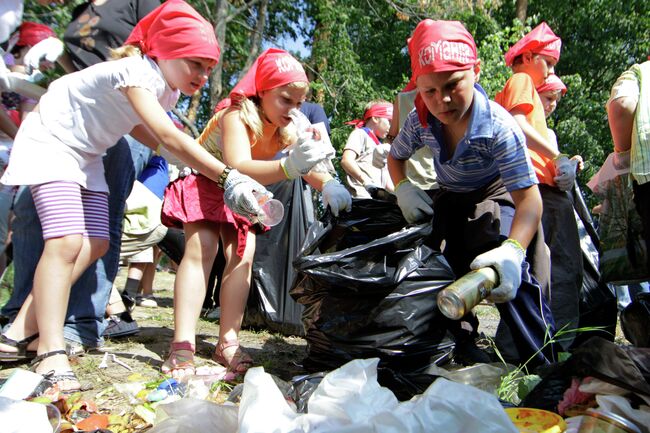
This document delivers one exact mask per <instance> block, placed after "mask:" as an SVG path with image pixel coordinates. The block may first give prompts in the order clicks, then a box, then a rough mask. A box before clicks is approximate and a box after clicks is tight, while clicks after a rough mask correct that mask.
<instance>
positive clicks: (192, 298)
mask: <svg viewBox="0 0 650 433" xmlns="http://www.w3.org/2000/svg"><path fill="white" fill-rule="evenodd" d="M184 228H185V254H184V255H183V259H182V260H181V263H180V265H179V266H178V271H177V272H176V280H175V281H174V340H173V342H172V352H171V353H170V355H169V358H168V359H167V361H165V364H163V368H162V370H163V372H165V373H170V372H171V373H172V376H183V375H184V374H192V373H193V369H194V368H193V365H192V356H193V353H192V350H189V349H188V348H187V347H186V348H178V349H176V348H174V344H177V343H181V342H189V343H190V344H191V345H192V347H193V346H194V341H195V338H196V323H197V322H198V320H199V316H200V315H201V305H202V304H203V298H204V297H205V290H206V284H207V280H208V276H209V274H210V269H211V268H212V262H213V261H214V257H215V255H216V253H217V248H218V245H219V229H218V226H217V225H215V224H214V223H211V222H196V223H190V224H185V227H184ZM179 347H180V346H179Z"/></svg>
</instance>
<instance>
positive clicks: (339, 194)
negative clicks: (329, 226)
mask: <svg viewBox="0 0 650 433" xmlns="http://www.w3.org/2000/svg"><path fill="white" fill-rule="evenodd" d="M322 194H323V206H324V207H325V208H327V207H329V208H330V209H331V211H332V213H333V214H334V216H339V212H340V211H342V210H346V211H348V212H350V211H351V210H352V196H351V195H350V192H349V191H348V190H347V189H346V188H345V187H344V186H343V185H341V183H340V182H339V181H338V180H336V179H331V180H329V181H327V183H326V184H325V186H324V187H323V191H322Z"/></svg>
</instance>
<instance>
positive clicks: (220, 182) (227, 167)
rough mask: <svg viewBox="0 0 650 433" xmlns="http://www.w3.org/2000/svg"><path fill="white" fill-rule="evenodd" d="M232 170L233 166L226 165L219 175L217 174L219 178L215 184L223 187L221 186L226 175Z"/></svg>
mask: <svg viewBox="0 0 650 433" xmlns="http://www.w3.org/2000/svg"><path fill="white" fill-rule="evenodd" d="M232 170H233V168H232V167H231V166H229V165H227V166H226V168H224V169H223V171H222V172H221V175H220V176H219V179H217V186H218V187H219V188H221V189H225V188H224V187H223V185H224V183H226V179H228V175H229V174H230V172H231V171H232Z"/></svg>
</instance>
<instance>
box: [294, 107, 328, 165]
mask: <svg viewBox="0 0 650 433" xmlns="http://www.w3.org/2000/svg"><path fill="white" fill-rule="evenodd" d="M289 116H291V118H292V119H293V123H294V125H295V126H296V129H297V134H298V141H296V143H294V144H292V145H291V146H289V147H287V148H286V149H284V151H283V152H284V153H287V154H288V153H289V151H290V150H291V149H293V147H294V146H297V145H298V144H299V143H301V142H302V141H304V140H308V139H310V138H312V137H313V138H314V139H316V140H317V141H318V138H319V139H320V141H322V142H323V146H324V147H325V148H326V149H327V151H326V157H327V158H326V159H324V160H322V161H321V162H319V163H318V164H316V165H315V166H314V167H313V168H312V169H311V171H313V172H316V173H331V174H335V173H336V171H335V170H334V165H332V158H334V157H336V149H334V146H332V142H331V140H330V136H329V134H328V133H327V128H325V124H324V123H323V122H319V123H314V124H312V123H310V122H309V119H307V116H305V115H304V114H302V112H300V110H296V109H293V110H291V112H290V113H289ZM313 130H316V131H317V132H316V133H314V131H313ZM315 136H318V138H317V137H315Z"/></svg>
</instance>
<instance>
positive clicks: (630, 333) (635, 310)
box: [621, 293, 650, 347]
mask: <svg viewBox="0 0 650 433" xmlns="http://www.w3.org/2000/svg"><path fill="white" fill-rule="evenodd" d="M621 328H622V329H623V334H625V338H627V339H628V340H629V341H630V342H631V343H632V344H633V345H635V346H636V347H650V293H639V294H638V295H637V296H636V297H635V298H634V300H633V301H632V302H631V303H630V305H628V306H627V307H626V308H625V310H623V312H622V313H621Z"/></svg>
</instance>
